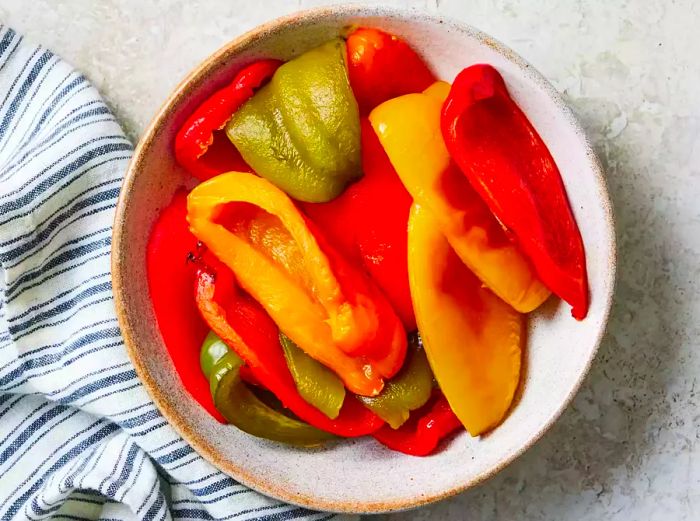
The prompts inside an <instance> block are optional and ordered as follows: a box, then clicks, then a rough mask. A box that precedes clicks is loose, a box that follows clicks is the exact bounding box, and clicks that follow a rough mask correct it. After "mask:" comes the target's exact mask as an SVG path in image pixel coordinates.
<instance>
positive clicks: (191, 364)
mask: <svg viewBox="0 0 700 521" xmlns="http://www.w3.org/2000/svg"><path fill="white" fill-rule="evenodd" d="M186 215H187V194H186V193H185V192H184V191H181V192H178V193H176V194H175V197H174V198H173V200H172V202H171V203H170V205H169V206H167V207H166V208H165V209H164V210H163V211H162V212H161V214H160V216H159V217H158V220H157V221H156V223H155V225H154V226H153V229H152V230H151V235H150V237H149V239H148V247H147V250H146V268H147V273H148V290H149V292H150V294H151V302H152V303H153V310H154V312H155V315H156V321H157V322H158V328H159V330H160V334H161V336H162V337H163V342H164V343H165V347H166V348H167V350H168V353H169V354H170V358H171V359H172V361H173V364H174V365H175V370H176V371H177V373H178V375H179V376H180V380H182V384H183V385H184V387H185V389H186V390H187V392H189V393H190V394H191V395H192V396H193V397H194V399H195V400H197V402H199V403H200V404H201V405H202V407H204V408H205V409H206V410H207V411H208V412H209V413H210V414H211V415H212V416H214V418H216V419H217V420H219V421H220V422H222V423H224V418H223V416H221V414H220V413H219V411H217V410H216V408H215V407H214V402H213V400H212V397H211V394H210V392H209V381H208V380H207V378H206V377H205V376H204V374H203V373H202V371H201V370H200V368H199V349H200V347H201V345H202V342H203V341H204V337H205V336H206V335H207V332H208V331H209V327H208V326H207V325H206V323H205V322H204V320H202V318H201V316H200V314H199V311H198V310H197V305H196V304H195V301H194V298H193V297H192V291H193V288H194V286H195V279H196V270H195V267H194V266H193V265H192V263H191V262H189V261H188V259H189V258H190V257H191V253H192V252H194V251H195V250H196V248H197V239H196V238H195V237H194V235H192V233H190V230H189V227H188V225H187V220H186V219H185V216H186Z"/></svg>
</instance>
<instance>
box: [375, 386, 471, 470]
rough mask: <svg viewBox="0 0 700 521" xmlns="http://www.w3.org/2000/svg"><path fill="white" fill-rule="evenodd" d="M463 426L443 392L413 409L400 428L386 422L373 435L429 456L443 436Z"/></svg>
mask: <svg viewBox="0 0 700 521" xmlns="http://www.w3.org/2000/svg"><path fill="white" fill-rule="evenodd" d="M460 427H462V424H461V423H460V422H459V419H458V418H457V416H455V414H454V413H453V412H452V409H450V405H449V404H448V403H447V400H446V399H445V397H444V396H442V394H439V395H438V396H437V397H434V398H433V399H432V400H431V401H430V402H428V404H427V405H426V406H425V407H423V408H421V409H419V410H417V411H414V412H412V413H411V417H410V418H409V420H408V421H407V422H406V423H404V424H403V425H402V426H401V427H399V428H398V429H392V428H391V427H390V426H388V425H385V426H384V427H382V428H381V429H379V430H378V431H377V432H375V433H374V434H373V435H372V436H373V437H374V438H375V439H376V440H377V441H378V442H379V443H381V444H382V445H385V446H386V447H388V448H390V449H392V450H397V451H399V452H403V453H404V454H409V455H411V456H428V455H430V454H432V453H433V452H435V450H436V449H437V446H438V444H439V443H440V441H441V440H442V439H444V438H445V437H447V436H448V435H450V434H451V433H453V432H455V431H456V430H458V429H459V428H460Z"/></svg>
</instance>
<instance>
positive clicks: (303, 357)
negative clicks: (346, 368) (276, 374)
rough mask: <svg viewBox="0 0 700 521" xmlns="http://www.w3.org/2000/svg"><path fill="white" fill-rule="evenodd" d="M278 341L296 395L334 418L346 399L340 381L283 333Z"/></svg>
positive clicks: (343, 387)
mask: <svg viewBox="0 0 700 521" xmlns="http://www.w3.org/2000/svg"><path fill="white" fill-rule="evenodd" d="M280 344H282V349H283V350H284V357H285V359H286V360H287V367H289V371H290V372H291V373H292V378H294V384H295V385H296V387H297V390H298V391H299V394H300V395H301V396H302V398H304V400H306V401H307V402H309V403H310V404H311V405H313V406H314V407H316V408H317V409H318V410H319V411H321V412H322V413H323V414H325V415H326V416H328V417H329V418H330V419H331V420H335V419H336V418H337V417H338V414H340V408H341V407H342V406H343V401H344V400H345V386H343V381H342V380H341V379H340V378H338V377H337V376H336V374H335V373H334V372H333V371H331V370H330V369H328V368H327V367H326V366H325V365H323V364H321V363H320V362H317V361H316V360H314V359H313V358H311V357H310V356H309V355H307V354H306V353H305V352H304V351H302V350H301V348H300V347H299V346H297V345H296V344H295V343H294V342H292V340H290V339H289V338H288V337H287V336H286V335H285V334H284V333H280Z"/></svg>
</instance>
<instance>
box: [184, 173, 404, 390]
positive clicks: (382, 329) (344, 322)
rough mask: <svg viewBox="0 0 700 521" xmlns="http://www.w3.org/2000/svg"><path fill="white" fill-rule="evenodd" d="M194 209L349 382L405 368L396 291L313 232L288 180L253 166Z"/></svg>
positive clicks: (219, 247)
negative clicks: (386, 292)
mask: <svg viewBox="0 0 700 521" xmlns="http://www.w3.org/2000/svg"><path fill="white" fill-rule="evenodd" d="M230 203H236V204H233V205H231V204H230ZM187 218H188V221H189V223H190V229H191V230H192V232H193V233H194V235H195V236H196V237H197V238H199V239H200V240H201V241H202V242H204V244H206V245H207V246H208V248H209V249H210V250H211V252H212V253H213V254H214V255H215V256H216V257H217V258H219V259H220V260H221V261H222V262H223V263H224V264H226V265H227V266H228V267H229V268H230V269H231V270H233V272H234V273H235V275H236V277H237V279H238V281H239V283H240V284H241V286H242V287H243V289H245V290H246V291H247V292H248V293H250V294H251V295H252V296H253V298H255V299H256V300H257V301H258V302H260V303H261V304H262V306H263V307H264V308H265V310H266V311H267V312H268V313H269V314H270V316H271V317H272V319H273V320H274V321H275V322H276V323H277V324H278V326H279V328H280V330H281V331H282V332H283V333H284V334H285V335H287V336H288V337H289V338H290V339H292V341H294V342H295V343H296V344H297V345H298V346H299V347H301V348H302V349H303V350H304V351H305V352H306V353H307V354H308V355H309V356H311V357H313V358H315V359H316V360H318V361H319V362H321V363H322V364H324V365H325V366H327V367H329V368H331V369H332V370H333V371H334V372H335V373H336V374H337V375H338V376H339V377H340V378H341V379H342V380H343V382H344V383H345V385H346V386H347V387H348V389H350V390H351V391H353V392H355V393H356V394H361V395H366V396H375V395H376V394H378V393H379V392H380V391H381V389H382V387H383V378H390V377H392V376H393V375H394V374H395V373H396V372H397V371H398V370H399V369H400V367H401V365H402V363H403V360H404V357H405V354H406V336H405V333H404V330H403V327H402V326H401V322H400V321H399V319H398V317H397V316H396V314H395V313H394V311H393V309H391V306H390V305H389V303H388V302H387V301H386V298H385V297H384V296H383V295H382V293H381V292H380V291H379V290H378V289H377V288H376V287H375V286H374V285H373V284H372V283H371V281H370V280H369V279H368V278H367V277H366V276H365V275H364V274H363V273H362V272H360V271H359V270H358V269H357V268H355V267H354V266H352V265H350V264H349V263H348V262H347V261H345V260H344V259H343V258H342V257H341V256H340V255H339V254H338V253H337V252H336V251H335V250H334V249H332V248H331V247H330V246H329V245H328V244H326V242H325V240H324V238H323V237H322V236H321V235H320V234H319V233H312V230H311V228H310V227H309V225H310V223H307V221H306V220H305V219H304V217H303V215H302V214H301V213H300V212H299V210H298V209H297V207H296V206H295V205H294V203H293V202H292V201H291V200H290V199H289V197H288V196H287V195H286V194H285V193H284V192H282V191H281V190H280V189H279V188H277V187H275V186H274V185H273V184H271V183H270V182H269V181H266V180H265V179H262V178H260V177H257V176H255V175H252V174H246V173H228V174H222V175H219V176H217V177H216V178H214V179H210V180H209V181H206V182H204V183H202V184H200V185H199V186H197V187H196V188H195V189H194V190H193V191H192V192H191V193H190V195H189V197H188V217H187ZM222 223H224V224H226V226H225V225H224V224H222Z"/></svg>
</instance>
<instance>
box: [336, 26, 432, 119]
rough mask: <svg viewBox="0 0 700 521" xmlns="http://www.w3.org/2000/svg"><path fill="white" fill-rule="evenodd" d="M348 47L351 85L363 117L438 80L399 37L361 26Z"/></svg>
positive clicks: (351, 36)
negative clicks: (390, 101) (388, 102)
mask: <svg viewBox="0 0 700 521" xmlns="http://www.w3.org/2000/svg"><path fill="white" fill-rule="evenodd" d="M347 47H348V73H349V76H350V85H351V86H352V90H353V92H354V93H355V98H357V103H358V105H359V107H360V112H361V113H362V114H367V113H369V111H370V110H372V109H373V108H374V107H376V106H377V105H379V104H380V103H382V102H384V101H386V100H389V99H391V98H395V97H397V96H401V95H403V94H410V93H411V92H421V91H422V90H423V89H425V88H427V87H428V86H430V85H431V84H432V83H433V82H434V81H435V76H433V73H432V72H430V69H429V68H428V66H427V65H426V64H425V62H424V61H423V59H422V58H421V57H420V56H418V54H416V52H415V51H414V50H413V49H411V47H410V46H409V45H408V44H407V43H406V42H404V41H403V40H402V39H401V38H399V37H398V36H394V35H392V34H388V33H385V32H384V31H380V30H378V29H369V28H364V27H362V28H359V29H357V30H356V31H354V32H353V33H352V34H350V36H348V39H347Z"/></svg>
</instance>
